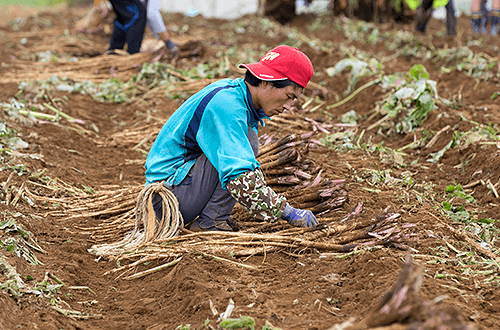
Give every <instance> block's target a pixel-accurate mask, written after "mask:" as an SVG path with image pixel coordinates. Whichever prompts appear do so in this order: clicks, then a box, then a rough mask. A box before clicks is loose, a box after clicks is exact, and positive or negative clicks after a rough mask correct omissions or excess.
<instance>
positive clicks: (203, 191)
mask: <svg viewBox="0 0 500 330" xmlns="http://www.w3.org/2000/svg"><path fill="white" fill-rule="evenodd" d="M248 138H249V140H250V144H251V146H252V149H253V152H254V154H255V156H257V154H258V152H259V140H258V137H257V134H256V133H255V131H254V130H253V129H251V128H248ZM169 189H170V190H171V191H172V192H173V193H174V195H175V196H176V197H177V200H178V201H179V210H180V212H181V214H182V217H183V218H184V224H185V225H187V224H189V223H191V222H193V221H194V220H195V219H196V217H198V216H199V218H198V219H196V222H197V226H199V228H201V229H210V228H213V227H215V228H219V229H226V230H227V229H230V228H228V224H227V222H228V220H230V215H231V212H232V211H233V208H234V205H235V204H236V200H235V199H234V198H233V196H231V194H230V193H229V192H228V191H227V190H224V189H222V186H221V183H220V181H219V173H218V172H217V170H216V169H215V167H214V166H213V165H212V164H211V163H210V161H209V160H208V159H207V157H206V156H205V155H204V154H202V155H201V156H200V157H198V158H197V159H196V163H195V164H194V166H193V167H192V168H191V170H190V171H189V173H188V175H187V176H186V177H185V178H184V180H183V181H182V182H181V183H180V184H179V185H177V186H173V187H169ZM161 201H162V199H161V197H160V196H159V195H158V194H155V195H154V196H153V206H154V209H155V213H156V216H157V217H158V218H160V217H161V215H162V205H161V204H162V203H161Z"/></svg>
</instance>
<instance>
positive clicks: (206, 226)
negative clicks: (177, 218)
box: [189, 217, 233, 231]
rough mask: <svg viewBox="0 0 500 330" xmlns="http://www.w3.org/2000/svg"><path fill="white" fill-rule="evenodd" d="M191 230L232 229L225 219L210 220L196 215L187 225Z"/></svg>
mask: <svg viewBox="0 0 500 330" xmlns="http://www.w3.org/2000/svg"><path fill="white" fill-rule="evenodd" d="M189 230H191V231H233V228H232V227H231V226H230V225H229V224H228V223H227V221H225V220H212V219H207V218H203V219H201V217H198V218H197V219H196V220H194V221H193V223H192V224H191V226H190V227H189Z"/></svg>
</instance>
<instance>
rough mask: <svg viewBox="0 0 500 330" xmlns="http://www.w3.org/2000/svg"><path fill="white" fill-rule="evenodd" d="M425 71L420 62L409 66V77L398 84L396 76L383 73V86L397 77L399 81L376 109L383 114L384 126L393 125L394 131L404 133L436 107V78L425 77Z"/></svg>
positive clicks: (414, 127)
mask: <svg viewBox="0 0 500 330" xmlns="http://www.w3.org/2000/svg"><path fill="white" fill-rule="evenodd" d="M428 77H429V74H428V73H427V71H426V70H425V68H424V67H423V66H422V65H421V64H418V65H415V66H413V67H412V68H411V69H410V74H409V79H408V81H407V82H406V83H404V84H401V81H400V80H398V79H397V78H389V77H386V78H385V79H384V82H385V84H386V85H385V86H386V87H391V85H389V84H388V82H390V81H394V82H396V81H398V83H399V85H398V86H396V87H395V88H394V93H392V94H390V95H389V96H388V97H386V98H385V99H384V100H383V101H382V106H381V110H380V112H381V113H382V114H385V115H386V116H385V118H384V119H388V120H384V121H382V123H383V126H382V127H384V128H386V129H390V130H391V129H393V130H394V131H395V132H396V133H400V134H407V133H410V132H414V131H415V129H416V128H417V127H419V126H420V125H422V123H423V122H424V121H425V120H426V119H427V115H428V114H429V113H430V112H431V111H432V110H433V109H436V105H435V103H436V99H437V97H438V95H437V88H436V85H437V84H436V82H435V81H433V80H429V79H428Z"/></svg>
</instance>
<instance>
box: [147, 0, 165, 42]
mask: <svg viewBox="0 0 500 330" xmlns="http://www.w3.org/2000/svg"><path fill="white" fill-rule="evenodd" d="M160 7H161V0H149V1H148V8H147V24H148V26H149V29H150V30H151V32H153V34H154V36H155V38H158V33H160V32H164V31H166V30H167V29H166V28H165V23H164V22H163V18H162V17H161V12H160Z"/></svg>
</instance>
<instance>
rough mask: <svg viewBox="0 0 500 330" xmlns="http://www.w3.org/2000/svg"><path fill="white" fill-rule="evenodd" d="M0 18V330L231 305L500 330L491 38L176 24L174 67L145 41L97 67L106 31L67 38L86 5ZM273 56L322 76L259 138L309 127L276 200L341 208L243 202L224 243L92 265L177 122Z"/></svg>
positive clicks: (463, 27) (310, 20)
mask: <svg viewBox="0 0 500 330" xmlns="http://www.w3.org/2000/svg"><path fill="white" fill-rule="evenodd" d="M2 10H3V13H2V15H3V16H2V17H3V18H4V19H2V20H1V22H2V24H3V25H1V26H0V63H1V66H0V76H1V77H2V79H1V80H0V85H1V86H0V104H1V106H2V109H3V111H2V124H1V125H2V127H1V128H2V130H1V131H2V134H1V136H0V139H1V145H2V156H1V160H2V171H1V172H0V183H1V184H2V186H1V187H2V190H1V200H2V203H1V204H0V205H1V214H2V218H1V219H0V242H1V244H0V271H1V272H0V288H2V290H0V306H1V308H0V319H1V321H0V329H123V328H128V329H149V330H160V329H198V330H199V329H217V328H223V327H222V325H223V324H222V325H220V322H219V321H218V320H219V317H220V315H219V314H220V313H222V312H224V311H226V308H227V307H228V305H229V304H230V302H233V303H234V309H233V310H232V313H231V316H230V317H231V318H234V319H237V318H240V319H239V320H240V321H243V320H244V318H243V319H242V318H241V317H245V316H248V317H252V318H253V319H254V320H255V328H256V329H263V328H265V327H267V329H273V327H276V328H280V329H311V330H312V329H330V328H331V329H500V313H499V312H500V293H499V291H498V287H499V277H498V274H499V270H500V265H499V262H500V256H499V254H498V249H499V248H500V241H499V240H498V227H499V223H500V222H499V221H500V217H499V210H500V207H499V202H500V197H499V196H498V190H500V185H499V182H500V135H499V126H498V123H499V122H500V57H499V54H500V37H498V36H497V37H493V36H487V35H486V36H476V35H472V34H471V31H470V21H469V20H468V19H467V18H465V17H461V18H459V27H458V36H457V37H447V36H446V35H445V24H444V22H442V21H438V20H432V21H431V22H430V26H429V31H428V32H427V34H425V35H421V34H414V33H413V32H412V26H411V25H403V24H396V23H384V24H372V23H370V24H369V23H366V22H360V21H357V20H349V19H346V18H340V17H333V16H322V17H313V16H299V17H298V18H297V19H295V20H294V21H292V22H290V23H289V24H288V25H286V26H281V25H279V24H277V23H276V22H273V21H270V20H268V19H265V18H261V17H256V16H247V17H244V18H242V19H240V20H236V21H222V20H215V19H204V18H202V17H194V18H190V17H185V16H183V15H180V14H168V15H165V21H166V22H167V25H168V29H169V31H170V32H171V34H172V36H173V39H174V40H175V41H177V42H178V43H179V44H183V45H186V48H185V49H184V50H183V55H184V57H183V58H180V59H177V60H173V59H172V58H170V57H169V56H168V55H167V54H165V53H163V50H156V51H153V48H154V47H155V45H157V44H155V41H154V39H152V37H151V35H150V34H149V32H148V35H147V37H148V39H147V40H146V41H145V44H144V46H145V52H144V53H142V54H137V55H134V56H133V57H123V56H102V55H100V54H102V53H103V52H104V51H105V50H106V48H107V42H108V40H109V33H110V20H108V21H104V22H102V24H101V25H99V26H97V27H96V29H94V30H93V31H92V32H94V33H83V32H79V31H77V30H76V28H75V23H76V22H77V21H78V20H79V19H80V18H82V17H83V16H84V15H85V14H86V12H87V9H86V8H80V9H73V10H67V9H65V8H55V9H49V10H45V11H40V12H38V13H36V14H33V12H32V10H31V9H30V11H29V12H23V11H22V10H20V9H19V10H16V11H15V12H14V13H12V11H7V10H4V8H2ZM6 13H8V15H6ZM23 13H25V15H23ZM16 14H17V15H22V16H24V18H23V19H21V18H18V19H16V18H15V17H16V16H17V15H16ZM189 42H191V43H189ZM188 43H189V44H188ZM283 43H286V44H288V45H293V46H296V47H299V48H300V49H301V50H302V51H304V52H305V53H306V54H307V55H308V56H309V57H310V58H311V60H312V62H313V65H314V67H315V76H314V77H313V79H312V83H311V84H309V86H308V88H307V89H306V90H305V92H304V97H302V98H301V99H300V102H299V104H297V108H296V111H294V112H293V113H291V114H286V115H284V116H280V117H281V119H279V118H276V120H273V121H272V122H268V123H267V124H266V127H265V128H263V129H261V130H260V132H259V134H260V136H261V142H262V144H264V143H265V142H269V141H274V140H273V139H275V138H277V137H284V136H287V135H289V134H306V135H307V133H309V132H314V133H313V136H312V137H309V136H307V137H304V136H302V137H301V138H303V139H304V142H303V143H301V144H298V145H297V150H298V153H299V155H300V156H299V158H297V159H295V160H294V161H293V162H292V163H291V165H293V166H297V167H299V168H300V169H302V170H303V171H304V172H307V173H306V174H303V175H302V176H297V174H295V175H296V176H297V180H299V179H300V183H297V184H295V185H293V184H291V185H289V186H286V185H283V184H278V183H276V184H274V185H273V187H275V189H276V190H278V191H280V192H283V193H286V194H288V196H289V197H290V199H291V200H294V198H295V200H296V201H298V200H299V199H300V196H304V195H305V194H306V193H307V192H310V191H312V190H311V189H314V187H309V188H306V186H307V185H312V184H311V181H314V179H317V180H318V181H319V180H321V182H322V183H320V184H319V186H321V184H322V185H323V186H324V185H327V184H332V182H333V183H334V184H335V182H337V183H338V185H337V186H335V187H336V188H335V189H333V188H332V189H333V190H334V194H333V195H332V196H331V199H328V200H327V201H336V202H337V204H329V206H328V207H323V208H321V207H320V206H319V205H320V204H321V202H322V200H318V199H313V200H312V201H309V202H307V203H306V201H304V204H303V205H307V206H308V207H309V208H314V207H316V210H317V212H316V214H317V216H318V218H319V219H320V221H321V223H323V224H325V226H326V227H325V229H321V230H317V231H315V232H304V231H300V230H293V229H290V227H289V226H288V225H286V224H282V223H278V224H277V225H270V226H269V225H268V226H266V225H265V224H261V223H258V222H255V221H253V220H251V219H249V217H248V215H247V214H246V213H245V212H244V211H243V210H241V209H240V208H239V207H237V208H236V209H235V211H234V218H235V219H237V220H238V223H239V231H237V232H235V234H234V235H235V236H231V237H232V238H227V239H224V237H220V236H217V235H213V236H210V235H206V236H202V235H196V234H190V233H189V232H188V231H181V232H180V233H179V236H178V238H177V239H176V240H170V241H165V242H163V244H158V245H156V246H149V247H147V248H145V249H144V250H143V252H144V254H142V255H140V254H138V253H132V254H130V255H125V256H124V257H122V258H121V259H119V260H116V259H112V260H110V259H108V258H97V256H96V255H95V254H94V253H93V252H92V251H91V248H92V246H93V245H94V244H96V243H103V242H112V241H116V240H118V239H119V238H120V237H123V235H124V234H125V233H126V232H127V231H128V230H130V229H131V228H132V226H133V220H130V219H131V218H128V222H126V221H125V222H115V223H114V224H113V223H112V221H113V220H115V219H122V220H123V219H125V218H124V217H123V214H125V213H126V212H127V211H130V210H131V209H132V208H133V204H134V202H135V196H136V194H137V192H138V190H140V188H141V186H142V185H143V184H144V168H143V164H144V160H145V157H146V155H147V151H148V150H149V148H150V146H151V144H152V142H153V141H154V137H155V136H156V134H157V132H158V131H159V129H160V128H161V126H162V124H163V123H164V121H165V120H166V119H167V118H168V117H169V115H170V114H172V113H173V112H174V111H175V109H176V108H177V107H178V106H179V105H180V104H181V103H182V102H183V101H184V100H185V99H186V98H188V97H189V96H190V95H191V94H192V93H194V92H196V91H197V90H198V89H200V88H202V87H203V86H204V85H206V84H208V83H209V82H210V81H212V79H219V78H226V77H232V78H236V77H241V76H242V71H240V70H238V69H237V68H236V67H237V64H238V63H242V62H248V61H258V60H259V58H260V56H262V54H263V53H264V52H265V51H266V50H268V49H270V48H272V47H274V46H276V45H279V44H283ZM200 45H201V46H200ZM188 46H189V47H188ZM148 51H149V52H148ZM347 59H350V60H351V61H350V62H346V61H345V60H347ZM150 63H151V64H150ZM337 63H339V65H340V64H345V68H342V67H337V68H335V65H336V64H337ZM418 64H421V65H423V66H424V67H425V69H426V72H428V79H427V80H426V79H425V77H427V76H426V75H425V72H423V71H422V70H421V69H420V70H418V67H414V66H415V65H418ZM350 67H352V70H351V69H350ZM412 67H413V68H414V70H413V71H411V75H410V76H411V77H413V78H412V80H411V79H410V78H409V77H410V76H409V74H410V69H411V68H412ZM141 68H142V71H141ZM336 69H338V70H336ZM337 71H338V72H337ZM56 75H57V76H58V77H59V78H56ZM111 78H114V79H113V80H108V79H111ZM429 80H430V82H429ZM433 82H435V85H434V83H433ZM402 86H403V87H402ZM434 86H435V89H434ZM417 91H418V93H420V94H419V95H421V96H419V98H417V97H416V95H417V94H416V93H417ZM408 92H413V94H411V93H410V94H411V95H410V94H408ZM436 92H437V93H436ZM403 94H404V96H402V95H403ZM424 94H425V95H424ZM348 95H350V96H348ZM343 100H344V102H343ZM412 109H413V110H414V109H417V110H415V111H413V110H412ZM425 109H427V110H428V111H425ZM412 111H413V112H412ZM422 113H423V114H422ZM270 143H272V142H270ZM289 165H290V164H289ZM287 166H288V165H287ZM279 168H280V167H279V166H275V167H271V168H268V169H266V170H265V171H264V172H265V173H266V175H267V179H268V180H269V181H271V180H273V179H274V178H275V177H276V176H277V174H276V173H277V172H276V171H275V172H272V171H273V170H278V169H279ZM281 168H283V166H281ZM273 173H274V174H273ZM296 173H297V172H296ZM336 180H337V181H336ZM342 180H345V181H342ZM301 184H302V186H301ZM300 187H302V188H300ZM330 187H331V186H330ZM308 189H309V190H308ZM115 192H119V193H120V195H117V194H114V193H115ZM113 194H114V195H113ZM127 194H128V195H127ZM109 196H111V197H110V198H109V199H106V198H108V197H109ZM334 198H335V199H334ZM356 207H358V208H357V209H356ZM92 212H94V213H92ZM120 217H121V218H120ZM116 224H118V225H116ZM238 235H240V236H238ZM244 235H247V236H244ZM153 248H154V249H153ZM155 249H156V250H155ZM89 250H90V251H89ZM153 250H154V251H153ZM158 251H161V252H158ZM148 253H149V254H148ZM143 256H146V257H145V259H140V258H141V257H143ZM409 256H411V264H412V265H413V267H409V268H408V267H407V268H405V271H404V272H402V270H403V267H404V265H405V260H407V258H409ZM179 259H180V260H179ZM137 260H140V261H139V262H136V261H137ZM171 261H175V262H174V263H175V265H172V266H170V267H165V268H162V269H159V270H157V271H155V272H152V273H151V274H142V273H139V272H142V271H145V270H148V269H153V267H156V266H160V265H164V264H166V263H168V262H171ZM132 262H136V263H135V264H132ZM127 265H132V266H130V267H127ZM133 274H139V275H138V278H132V279H127V277H128V276H131V275H133ZM400 274H401V277H400ZM398 278H399V279H400V280H399V282H398V285H396V286H394V285H395V284H396V282H397V281H398ZM420 281H422V282H420ZM386 292H389V293H392V295H388V296H386V298H385V299H384V300H381V298H382V296H384V294H385V293H386ZM189 325H190V326H189ZM226 328H228V329H229V327H226ZM233 328H234V329H236V328H237V327H236V326H234V327H233ZM241 328H245V327H243V326H242V327H241ZM246 329H252V325H251V324H250V325H249V326H248V327H246Z"/></svg>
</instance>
